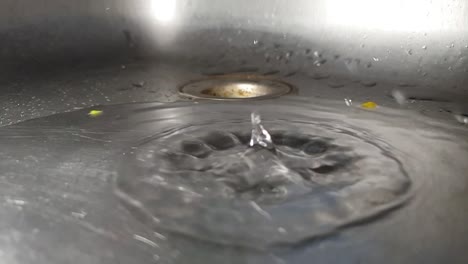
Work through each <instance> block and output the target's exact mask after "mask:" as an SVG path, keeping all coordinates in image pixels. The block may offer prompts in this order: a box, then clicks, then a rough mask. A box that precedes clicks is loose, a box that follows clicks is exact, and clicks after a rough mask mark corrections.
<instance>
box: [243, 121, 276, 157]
mask: <svg viewBox="0 0 468 264" xmlns="http://www.w3.org/2000/svg"><path fill="white" fill-rule="evenodd" d="M251 122H252V135H251V137H250V142H249V146H250V147H254V146H261V147H263V148H266V149H270V150H272V149H275V145H274V144H273V141H272V140H271V135H270V133H268V131H267V130H266V129H265V128H264V127H263V125H262V119H261V117H260V115H259V114H258V113H257V112H253V113H252V114H251Z"/></svg>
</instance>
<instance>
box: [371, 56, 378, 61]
mask: <svg viewBox="0 0 468 264" xmlns="http://www.w3.org/2000/svg"><path fill="white" fill-rule="evenodd" d="M372 59H373V60H374V61H380V59H379V58H377V57H373V58H372Z"/></svg>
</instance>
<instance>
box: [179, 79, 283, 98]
mask: <svg viewBox="0 0 468 264" xmlns="http://www.w3.org/2000/svg"><path fill="white" fill-rule="evenodd" d="M289 92H291V86H290V85H288V84H286V83H284V82H281V81H277V80H271V79H267V78H265V77H257V76H255V77H253V76H247V77H242V76H221V77H220V76H218V77H215V78H212V79H203V80H198V81H194V82H190V83H188V84H185V85H184V86H182V87H181V88H180V89H179V93H180V94H181V95H183V96H187V97H192V98H203V99H213V100H245V99H266V98H272V97H278V96H281V95H285V94H287V93H289Z"/></svg>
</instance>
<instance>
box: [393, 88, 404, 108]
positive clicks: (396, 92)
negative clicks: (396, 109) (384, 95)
mask: <svg viewBox="0 0 468 264" xmlns="http://www.w3.org/2000/svg"><path fill="white" fill-rule="evenodd" d="M392 96H393V98H394V99H395V101H396V102H397V103H398V104H399V105H404V104H406V102H407V99H406V96H405V95H404V94H403V92H401V91H400V90H393V91H392Z"/></svg>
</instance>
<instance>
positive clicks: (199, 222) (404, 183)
mask: <svg viewBox="0 0 468 264" xmlns="http://www.w3.org/2000/svg"><path fill="white" fill-rule="evenodd" d="M278 102H279V101H275V103H274V104H273V103H271V104H268V103H266V104H262V113H263V115H264V116H266V117H268V118H274V120H275V122H269V123H268V126H269V127H268V130H266V129H265V127H264V124H263V123H262V118H261V117H260V115H259V114H258V113H255V112H254V113H252V112H250V111H249V110H250V109H249V108H250V107H245V105H243V104H239V105H233V104H230V105H229V106H226V105H219V106H218V105H199V106H194V105H190V106H187V107H185V108H184V107H181V108H178V110H177V111H175V112H172V113H174V114H176V115H175V116H174V120H172V121H176V120H179V119H177V117H179V118H181V119H180V122H181V124H184V125H183V126H181V127H175V128H174V127H173V125H174V123H171V122H169V121H168V120H167V118H163V119H161V120H160V121H157V122H158V124H154V122H153V123H147V124H148V125H150V126H151V128H150V129H158V130H159V129H163V131H161V132H158V133H156V134H155V135H154V136H153V137H151V138H152V140H146V141H144V142H142V143H141V144H139V145H138V146H137V147H136V148H134V149H132V151H131V153H132V154H127V155H125V158H124V161H123V162H122V163H121V167H120V169H119V171H118V175H119V176H118V178H117V182H116V191H115V193H116V194H117V195H118V196H119V198H121V200H122V202H123V203H124V204H126V205H127V206H128V207H131V208H132V210H133V211H136V212H138V213H135V216H136V217H137V218H138V219H140V220H141V221H142V222H144V223H147V224H148V225H150V227H151V228H154V230H163V231H166V232H169V233H176V234H182V235H183V236H185V237H190V238H193V239H197V240H203V241H210V242H214V243H217V244H221V245H235V246H242V247H248V248H257V249H267V248H269V247H275V246H278V245H281V246H287V245H290V244H296V243H301V241H304V240H308V239H311V238H316V237H317V238H318V237H324V236H327V235H328V234H332V233H334V232H336V231H337V230H340V229H341V228H343V227H348V226H352V224H353V223H360V222H362V221H363V220H370V219H375V218H376V217H377V216H380V215H382V213H384V212H387V211H389V210H390V209H393V208H396V207H400V206H401V205H402V204H403V203H404V202H405V201H407V198H408V195H409V193H410V192H409V190H410V186H411V180H410V179H409V177H408V175H407V173H406V171H405V170H404V168H403V167H402V166H401V164H400V161H399V160H398V158H397V157H395V156H394V154H393V153H392V152H391V151H390V150H388V149H387V148H386V147H385V146H383V145H381V144H380V143H379V142H380V140H376V139H375V138H374V137H373V136H372V135H370V134H367V133H364V132H363V131H362V129H355V128H354V126H355V125H357V123H359V122H358V120H354V119H353V125H352V126H347V125H343V124H344V123H343V122H344V121H343V120H347V119H346V118H345V117H344V116H342V115H336V114H331V112H333V111H334V110H332V109H329V110H327V111H323V108H317V109H316V110H311V106H310V102H307V103H304V104H302V105H298V104H297V103H296V104H295V106H294V107H292V106H291V105H292V104H283V105H281V104H280V105H278ZM293 105H294V104H293ZM343 106H344V104H343V103H342V102H340V105H339V106H335V107H337V108H340V107H343ZM188 108H190V109H188ZM173 110H176V109H173ZM149 111H153V110H149ZM164 111H165V110H162V112H164ZM171 111H172V110H171ZM155 112H156V111H154V112H151V113H145V116H146V114H148V115H147V116H151V117H152V118H154V116H155ZM162 112H161V114H163V113H162ZM220 112H222V113H223V116H222V119H219V118H217V117H216V116H214V115H213V114H212V113H220ZM344 112H349V111H344ZM177 113H180V114H177ZM249 114H250V120H249V122H247V119H246V118H245V119H239V117H242V116H248V115H249ZM362 114H365V113H362ZM314 117H320V119H315V118H314ZM327 120H328V121H327ZM167 122H169V123H167ZM177 122H178V121H177ZM186 122H187V123H190V125H189V126H187V125H186ZM166 125H168V126H169V127H171V129H169V130H167V129H164V127H166V128H167V126H166ZM362 127H369V123H366V124H362ZM272 150H274V151H272Z"/></svg>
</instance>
